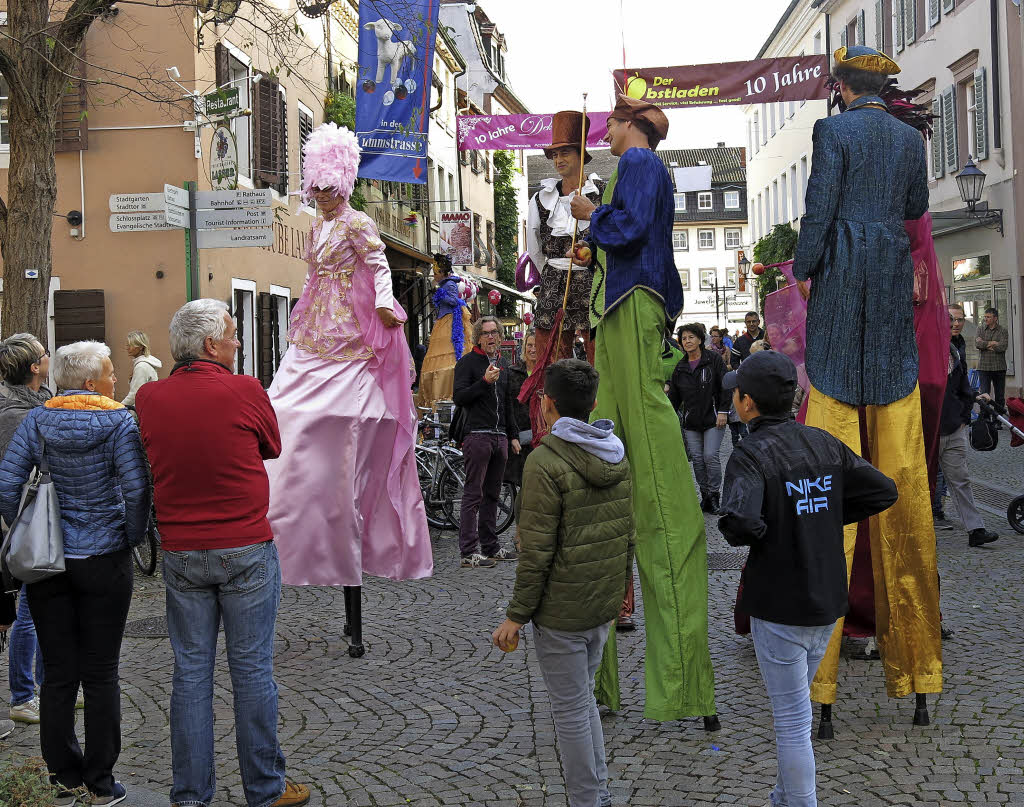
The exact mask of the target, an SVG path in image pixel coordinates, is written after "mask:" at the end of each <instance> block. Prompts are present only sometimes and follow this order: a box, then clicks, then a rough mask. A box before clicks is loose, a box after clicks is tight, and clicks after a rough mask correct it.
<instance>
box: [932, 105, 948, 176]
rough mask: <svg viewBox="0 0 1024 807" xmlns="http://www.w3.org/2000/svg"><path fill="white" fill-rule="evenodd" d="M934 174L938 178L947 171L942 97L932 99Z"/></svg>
mask: <svg viewBox="0 0 1024 807" xmlns="http://www.w3.org/2000/svg"><path fill="white" fill-rule="evenodd" d="M932 115H934V116H935V117H934V118H933V119H932V176H933V177H935V178H936V179H939V178H940V177H942V176H944V175H945V173H946V161H945V160H944V159H943V158H942V144H943V139H942V131H943V129H942V99H941V98H936V99H935V100H934V101H932Z"/></svg>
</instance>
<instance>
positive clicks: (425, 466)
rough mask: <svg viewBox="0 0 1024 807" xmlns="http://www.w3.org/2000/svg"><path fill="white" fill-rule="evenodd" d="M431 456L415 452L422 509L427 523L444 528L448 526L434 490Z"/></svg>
mask: <svg viewBox="0 0 1024 807" xmlns="http://www.w3.org/2000/svg"><path fill="white" fill-rule="evenodd" d="M433 456H434V455H432V454H428V455H425V456H420V455H419V454H417V455H416V471H417V473H418V474H419V478H420V493H421V494H422V495H423V509H424V510H425V511H426V514H427V524H429V525H430V526H431V527H440V528H441V529H444V528H445V527H447V526H448V519H447V518H446V517H445V514H444V510H442V509H441V502H440V500H439V499H438V496H437V492H436V491H435V490H434V473H433V463H432V459H433Z"/></svg>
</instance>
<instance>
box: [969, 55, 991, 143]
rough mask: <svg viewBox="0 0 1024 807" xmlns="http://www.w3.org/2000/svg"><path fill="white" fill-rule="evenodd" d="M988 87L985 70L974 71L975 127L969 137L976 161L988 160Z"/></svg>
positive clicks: (981, 68) (980, 68)
mask: <svg viewBox="0 0 1024 807" xmlns="http://www.w3.org/2000/svg"><path fill="white" fill-rule="evenodd" d="M987 85H988V80H987V78H986V77H985V68H984V67H979V68H978V69H977V70H975V71H974V126H973V127H972V128H973V131H972V132H971V133H970V135H969V137H970V139H971V140H972V141H973V149H972V150H973V151H974V159H975V160H984V159H987V158H988V104H987V103H986V101H985V94H986V93H987V92H988V86H987Z"/></svg>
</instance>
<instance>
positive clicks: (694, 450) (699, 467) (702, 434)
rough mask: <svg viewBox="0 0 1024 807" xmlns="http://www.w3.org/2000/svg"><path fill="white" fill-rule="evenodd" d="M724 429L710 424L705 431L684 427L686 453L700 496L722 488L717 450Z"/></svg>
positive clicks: (716, 491)
mask: <svg viewBox="0 0 1024 807" xmlns="http://www.w3.org/2000/svg"><path fill="white" fill-rule="evenodd" d="M723 437H725V429H724V428H721V429H719V428H718V427H716V426H712V427H711V428H710V429H706V430H705V431H697V430H696V429H686V430H685V431H684V432H683V439H684V440H685V441H686V453H687V454H688V455H689V456H690V462H692V463H693V475H694V476H695V477H697V487H699V488H700V493H701V495H702V496H710V495H711V494H713V493H715V494H717V493H718V492H719V491H720V490H721V489H722V460H721V457H720V456H719V452H720V451H721V448H722V438H723Z"/></svg>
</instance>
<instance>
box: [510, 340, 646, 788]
mask: <svg viewBox="0 0 1024 807" xmlns="http://www.w3.org/2000/svg"><path fill="white" fill-rule="evenodd" d="M597 384H598V375H597V371H596V370H595V369H594V368H593V367H591V366H590V365H589V364H587V363H586V362H584V361H578V360H576V359H563V360H562V361H558V362H555V363H554V364H552V365H551V366H550V367H549V368H548V369H547V372H546V373H545V375H544V391H543V392H542V393H540V394H541V406H542V411H543V413H544V419H545V421H546V422H547V425H548V428H549V429H550V434H548V435H547V436H546V437H545V438H544V439H543V440H541V444H540V445H539V446H538V447H537V448H536V449H535V450H534V451H533V452H532V453H531V454H530V457H529V459H527V461H526V466H525V468H524V470H523V489H522V492H521V493H520V499H519V502H520V505H519V506H520V513H519V533H520V537H521V540H522V551H521V552H520V555H519V568H518V569H517V571H516V586H515V590H514V591H513V593H512V602H511V603H510V604H509V607H508V610H507V611H506V615H507V617H508V618H507V619H506V620H505V621H504V622H503V623H502V624H501V625H500V626H499V627H498V629H497V630H496V631H494V636H493V639H494V644H495V645H496V646H497V647H500V648H501V649H502V650H506V651H508V650H513V649H515V646H516V643H517V641H518V638H519V629H520V628H521V627H522V626H523V625H525V624H526V623H527V622H530V621H532V622H533V641H534V647H535V649H536V651H537V660H538V662H539V663H540V669H541V672H542V673H543V675H544V683H545V685H546V686H547V688H548V693H549V696H550V699H551V708H552V710H553V711H554V721H555V733H556V734H557V736H558V746H559V750H560V752H561V756H562V767H563V769H564V774H565V787H566V791H567V793H568V798H569V807H607V805H610V804H611V795H610V793H609V792H608V767H607V765H606V764H605V756H604V734H603V733H602V731H601V717H600V715H599V714H598V711H597V702H596V701H595V699H594V674H595V673H596V672H597V668H598V665H599V664H600V663H601V654H602V652H603V650H604V643H605V640H606V639H607V637H608V628H609V625H610V624H611V622H612V621H613V620H614V619H615V618H616V616H617V615H618V613H619V608H620V607H621V605H622V592H623V589H624V588H625V585H626V580H627V579H628V577H629V574H630V571H631V570H632V568H633V544H634V530H633V510H632V502H631V490H630V481H629V463H628V462H627V461H626V452H625V448H624V447H623V445H622V441H621V440H619V438H618V437H616V436H615V434H614V432H613V429H614V424H613V423H612V422H611V421H610V420H597V421H595V422H594V423H587V417H588V416H589V415H590V412H591V411H592V410H593V409H594V404H595V401H596V400H597Z"/></svg>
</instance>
